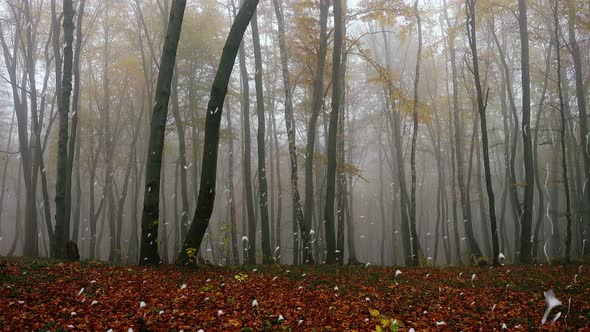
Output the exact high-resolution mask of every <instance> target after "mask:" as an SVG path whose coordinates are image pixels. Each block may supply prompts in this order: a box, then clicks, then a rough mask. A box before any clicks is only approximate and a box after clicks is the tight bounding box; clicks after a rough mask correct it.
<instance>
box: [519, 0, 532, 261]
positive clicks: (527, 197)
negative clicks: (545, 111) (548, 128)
mask: <svg viewBox="0 0 590 332" xmlns="http://www.w3.org/2000/svg"><path fill="white" fill-rule="evenodd" d="M518 26H519V31H520V62H521V72H522V78H521V81H522V142H523V148H524V153H523V157H524V177H525V185H526V186H525V189H524V204H523V213H522V221H521V233H520V255H519V259H518V261H519V262H520V263H524V264H529V263H531V262H532V259H533V257H532V249H533V248H532V242H531V233H532V232H531V228H532V223H533V196H534V189H535V188H534V185H535V172H534V164H533V151H532V142H531V128H530V122H531V78H530V72H529V32H528V25H527V6H526V0H518Z"/></svg>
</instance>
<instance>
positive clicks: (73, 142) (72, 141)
mask: <svg viewBox="0 0 590 332" xmlns="http://www.w3.org/2000/svg"><path fill="white" fill-rule="evenodd" d="M85 4H86V1H85V0H81V1H80V2H79V4H78V9H77V11H76V14H77V15H76V27H78V29H77V30H76V45H75V49H74V51H75V52H74V59H73V61H74V62H73V68H72V71H73V73H72V74H73V77H74V86H73V95H72V128H71V137H70V138H69V141H68V165H67V172H66V174H67V181H66V198H65V203H66V207H65V208H66V219H65V229H64V233H65V234H66V236H67V235H69V233H70V226H71V218H70V215H71V212H72V171H73V168H74V160H75V161H76V166H77V168H76V204H75V206H74V211H73V212H74V230H73V233H72V240H73V241H74V242H77V241H78V234H79V228H80V204H81V197H80V196H81V194H82V188H81V184H80V156H79V155H80V144H79V143H78V142H77V136H78V110H79V97H80V52H81V51H82V39H83V38H82V19H83V17H84V7H85Z"/></svg>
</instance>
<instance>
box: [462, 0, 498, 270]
mask: <svg viewBox="0 0 590 332" xmlns="http://www.w3.org/2000/svg"><path fill="white" fill-rule="evenodd" d="M465 6H466V8H467V23H466V25H467V27H466V28H467V39H468V41H469V46H470V48H471V58H472V61H473V68H472V73H473V78H474V81H475V91H476V92H477V108H478V109H479V121H480V124H481V143H482V150H483V166H484V174H485V179H486V190H487V194H488V209H489V210H488V213H489V217H490V226H491V229H492V254H493V257H492V260H493V265H499V261H498V256H499V254H500V250H499V247H498V227H497V226H496V206H495V200H494V189H493V187H492V172H491V170H490V152H489V144H488V129H487V119H486V107H487V103H488V93H489V89H488V90H487V92H486V96H485V101H484V96H483V91H482V89H481V81H480V77H479V59H478V56H477V35H476V30H475V17H476V14H475V9H476V5H475V0H466V1H465ZM482 222H483V220H482ZM484 227H485V225H484Z"/></svg>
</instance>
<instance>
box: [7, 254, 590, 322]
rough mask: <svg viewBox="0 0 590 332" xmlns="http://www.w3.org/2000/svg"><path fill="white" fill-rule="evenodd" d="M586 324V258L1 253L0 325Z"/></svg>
mask: <svg viewBox="0 0 590 332" xmlns="http://www.w3.org/2000/svg"><path fill="white" fill-rule="evenodd" d="M550 289H552V290H553V291H554V292H555V296H556V298H557V299H559V300H561V301H562V302H563V304H562V305H561V306H558V307H556V308H554V309H553V310H552V311H551V312H550V313H549V315H548V319H547V323H545V324H544V325H541V320H542V317H543V315H544V312H545V310H546V308H547V305H546V301H545V296H544V292H545V291H548V290H550ZM559 313H561V315H560V314H559ZM558 315H560V317H558ZM556 317H557V320H556V321H555V322H554V323H551V321H552V320H553V319H554V318H556ZM504 324H505V326H504ZM588 327H590V265H571V266H567V267H562V266H508V265H507V266H501V267H494V268H490V267H445V268H401V267H400V268H395V267H387V268H382V267H373V266H371V265H368V266H364V265H360V266H344V267H336V266H311V267H310V266H297V267H294V266H258V267H243V266H241V267H223V268H222V267H200V268H197V269H184V268H177V267H175V266H161V267H148V268H146V267H142V266H128V265H112V264H106V263H100V262H94V261H82V262H60V261H54V260H48V259H25V258H3V257H0V329H2V330H11V331H25V330H27V331H30V330H35V331H64V330H71V331H76V330H82V331H88V330H90V331H107V330H109V329H112V330H113V331H131V329H133V331H149V330H153V331H174V330H176V331H179V330H181V329H184V330H185V331H198V330H200V329H203V331H220V330H221V331H251V330H267V331H290V330H294V331H299V330H304V331H350V330H358V331H370V330H377V331H380V330H385V331H397V330H399V331H408V330H410V328H414V329H415V330H416V331H423V330H431V331H436V330H460V329H463V330H481V331H493V330H497V331H502V330H503V329H507V330H510V331H512V330H518V329H520V330H523V331H525V330H532V329H535V330H539V329H547V330H555V331H557V330H559V331H562V330H569V329H571V330H576V329H580V328H588ZM588 331H590V329H588Z"/></svg>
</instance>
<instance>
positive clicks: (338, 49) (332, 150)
mask: <svg viewBox="0 0 590 332" xmlns="http://www.w3.org/2000/svg"><path fill="white" fill-rule="evenodd" d="M343 38H344V36H343V34H342V2H341V0H334V50H333V52H332V111H331V112H330V128H329V131H328V143H327V145H328V170H327V183H326V205H325V207H324V208H325V210H324V222H325V227H326V249H327V251H328V253H327V255H326V264H334V263H336V262H337V257H336V256H337V255H336V231H335V222H334V198H335V195H336V143H337V139H338V137H337V133H338V112H339V111H340V102H341V96H340V91H341V89H342V84H341V82H340V80H341V76H340V62H341V60H342V40H343ZM341 166H342V165H341ZM340 263H341V264H342V262H340Z"/></svg>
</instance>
